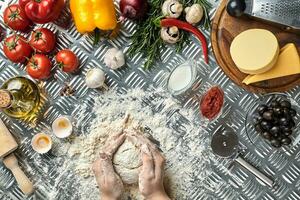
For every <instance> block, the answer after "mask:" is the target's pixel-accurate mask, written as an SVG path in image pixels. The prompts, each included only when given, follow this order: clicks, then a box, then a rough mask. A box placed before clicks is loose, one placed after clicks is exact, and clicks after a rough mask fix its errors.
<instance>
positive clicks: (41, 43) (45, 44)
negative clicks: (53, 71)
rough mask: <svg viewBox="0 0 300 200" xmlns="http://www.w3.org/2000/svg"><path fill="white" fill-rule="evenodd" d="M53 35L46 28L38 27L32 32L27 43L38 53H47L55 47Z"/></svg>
mask: <svg viewBox="0 0 300 200" xmlns="http://www.w3.org/2000/svg"><path fill="white" fill-rule="evenodd" d="M55 42H56V39H55V35H54V33H52V31H50V30H49V29H47V28H39V29H36V30H34V31H33V32H32V34H31V38H30V41H29V44H30V45H31V46H32V47H33V48H34V49H35V50H36V51H38V52H40V53H49V52H51V51H52V50H53V49H54V47H55Z"/></svg>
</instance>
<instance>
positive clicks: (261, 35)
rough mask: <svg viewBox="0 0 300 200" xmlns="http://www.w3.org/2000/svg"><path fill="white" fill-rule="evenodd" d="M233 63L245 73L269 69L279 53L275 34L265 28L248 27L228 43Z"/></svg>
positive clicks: (255, 72) (257, 72)
mask: <svg viewBox="0 0 300 200" xmlns="http://www.w3.org/2000/svg"><path fill="white" fill-rule="evenodd" d="M230 55H231V57H232V60H233V61H234V63H235V65H236V66H237V67H238V68H239V70H240V71H241V72H244V73H246V74H259V73H264V72H266V71H268V70H270V69H271V68H272V67H273V66H274V65H275V63H276V61H277V59H278V55H279V45H278V41H277V38H276V37H275V35H274V34H273V33H272V32H270V31H268V30H265V29H249V30H246V31H244V32H242V33H240V34H239V35H237V36H236V37H235V38H234V40H233V41H232V43H231V45H230Z"/></svg>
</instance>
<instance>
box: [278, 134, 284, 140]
mask: <svg viewBox="0 0 300 200" xmlns="http://www.w3.org/2000/svg"><path fill="white" fill-rule="evenodd" d="M284 137H285V136H284V135H280V134H279V135H278V136H277V137H276V139H277V140H279V141H281V139H282V138H284Z"/></svg>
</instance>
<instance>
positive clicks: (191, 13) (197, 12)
mask: <svg viewBox="0 0 300 200" xmlns="http://www.w3.org/2000/svg"><path fill="white" fill-rule="evenodd" d="M184 12H185V13H186V15H185V20H186V21H187V22H188V23H190V24H197V23H199V22H200V21H201V19H202V17H203V14H204V13H203V8H202V6H201V5H200V4H193V5H192V6H191V7H186V8H185V9H184Z"/></svg>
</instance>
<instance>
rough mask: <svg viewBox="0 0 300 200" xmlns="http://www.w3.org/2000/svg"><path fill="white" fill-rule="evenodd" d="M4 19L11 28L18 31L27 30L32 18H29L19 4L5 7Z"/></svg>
mask: <svg viewBox="0 0 300 200" xmlns="http://www.w3.org/2000/svg"><path fill="white" fill-rule="evenodd" d="M3 20H4V23H5V24H7V25H8V26H9V27H10V28H12V29H14V30H17V31H25V30H27V29H28V28H29V25H30V20H29V19H28V18H27V16H26V14H25V11H24V10H23V9H22V8H21V7H20V6H19V5H17V4H12V5H10V6H8V7H7V8H5V10H4V13H3Z"/></svg>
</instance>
